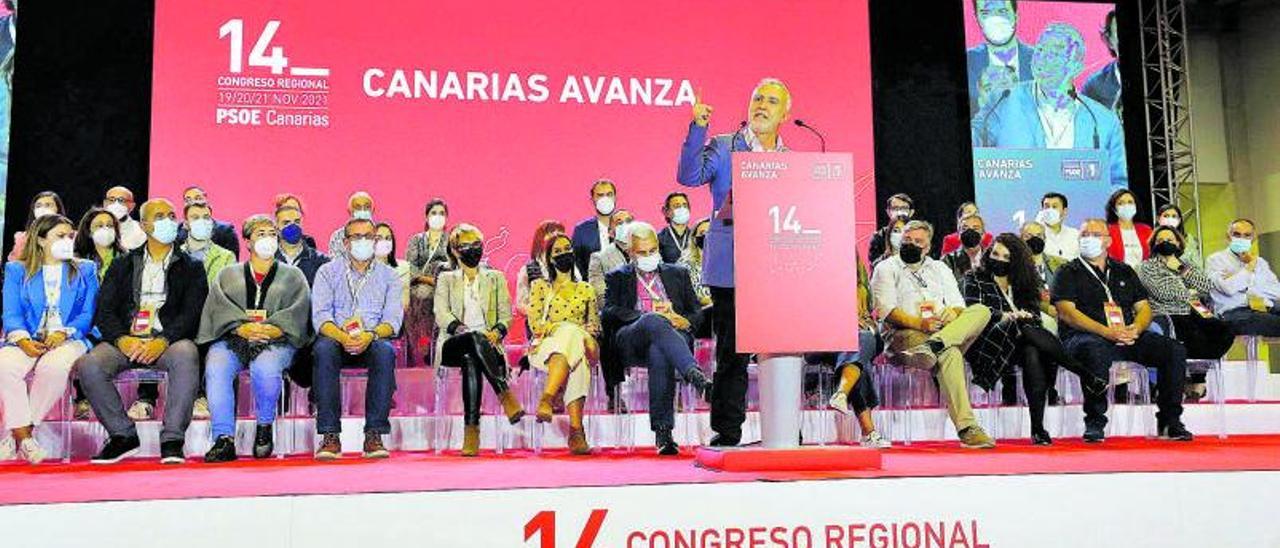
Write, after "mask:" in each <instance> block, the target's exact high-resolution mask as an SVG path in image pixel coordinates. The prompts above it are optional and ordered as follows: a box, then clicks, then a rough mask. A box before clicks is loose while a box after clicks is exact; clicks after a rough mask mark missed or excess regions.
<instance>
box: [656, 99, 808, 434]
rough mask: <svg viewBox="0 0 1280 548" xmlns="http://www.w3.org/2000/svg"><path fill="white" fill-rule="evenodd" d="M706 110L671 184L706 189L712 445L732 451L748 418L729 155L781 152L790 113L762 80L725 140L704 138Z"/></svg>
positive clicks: (703, 107) (697, 111)
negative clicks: (739, 338)
mask: <svg viewBox="0 0 1280 548" xmlns="http://www.w3.org/2000/svg"><path fill="white" fill-rule="evenodd" d="M712 110H713V109H712V108H711V105H707V104H704V103H703V102H702V100H701V98H699V99H697V100H696V101H694V105H693V122H692V123H690V124H689V134H688V135H687V136H686V137H685V140H684V144H683V145H682V146H681V149H680V167H679V169H678V171H677V173H676V180H677V181H679V182H680V184H682V185H685V186H691V187H693V186H702V185H708V186H709V187H710V188H711V200H712V205H713V207H714V208H715V214H714V215H713V216H712V219H711V230H710V231H708V232H707V239H706V243H705V249H704V250H703V266H702V269H703V270H702V283H703V284H705V285H707V286H708V287H710V288H711V300H712V301H713V302H714V305H713V306H712V310H711V316H712V327H713V329H714V331H715V336H716V372H715V378H714V379H713V381H712V384H713V386H714V388H713V390H712V394H711V428H712V430H715V432H716V435H715V437H713V438H712V439H711V445H712V446H722V447H723V446H734V445H737V444H738V442H739V441H740V440H741V438H742V423H743V421H745V420H746V416H747V356H746V355H745V354H739V353H737V352H736V350H735V348H736V344H737V343H736V332H737V328H736V326H735V325H734V290H733V287H734V284H733V194H732V192H731V190H732V187H733V179H732V170H733V166H732V163H731V158H730V156H731V155H732V153H733V152H735V151H751V152H784V151H786V150H787V149H786V147H785V146H783V144H782V138H781V137H780V136H779V135H778V128H780V127H781V126H782V123H783V122H784V121H786V120H787V117H788V115H789V113H790V111H791V92H790V90H788V89H787V86H786V84H783V83H782V81H780V80H777V79H773V78H765V79H764V80H761V81H760V83H758V84H756V87H755V89H754V90H752V92H751V100H750V102H748V103H747V122H746V123H745V124H744V125H743V126H742V127H741V128H740V129H739V130H738V131H735V132H734V133H732V134H728V135H717V136H715V137H713V138H711V139H710V140H708V139H707V124H708V123H709V122H710V121H711V112H712Z"/></svg>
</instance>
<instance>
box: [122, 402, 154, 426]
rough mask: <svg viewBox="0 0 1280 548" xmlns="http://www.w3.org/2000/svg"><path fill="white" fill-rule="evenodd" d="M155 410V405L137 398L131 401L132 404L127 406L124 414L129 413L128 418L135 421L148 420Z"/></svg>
mask: <svg viewBox="0 0 1280 548" xmlns="http://www.w3.org/2000/svg"><path fill="white" fill-rule="evenodd" d="M155 412H156V408H155V406H153V405H151V404H149V403H147V402H145V401H142V400H138V401H135V402H133V405H130V406H129V410H128V411H126V412H125V414H126V415H129V418H131V419H133V420H135V421H149V420H151V417H152V415H154V414H155Z"/></svg>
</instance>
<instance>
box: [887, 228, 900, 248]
mask: <svg viewBox="0 0 1280 548" xmlns="http://www.w3.org/2000/svg"><path fill="white" fill-rule="evenodd" d="M889 245H891V246H893V248H894V249H898V248H899V247H902V233H901V232H898V231H896V230H895V231H893V232H890V233H889Z"/></svg>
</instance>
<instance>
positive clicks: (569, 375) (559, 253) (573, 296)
mask: <svg viewBox="0 0 1280 548" xmlns="http://www.w3.org/2000/svg"><path fill="white" fill-rule="evenodd" d="M544 249H545V251H544V257H543V258H544V259H545V260H546V264H547V266H548V267H549V268H548V270H549V273H548V277H547V279H541V280H536V281H534V282H533V285H532V286H531V288H530V289H531V290H530V293H531V295H530V299H529V301H530V302H529V327H530V329H531V330H532V332H533V336H534V338H533V340H532V341H533V346H532V347H531V348H530V351H529V365H531V366H532V367H534V368H537V369H539V370H542V371H545V372H546V373H547V384H546V386H545V387H544V388H543V392H542V398H541V400H540V401H539V403H538V410H537V417H538V421H539V422H550V421H551V417H552V414H553V410H552V409H553V408H552V402H553V401H554V400H555V398H556V395H557V394H558V393H559V392H560V389H561V387H563V388H564V401H565V410H566V411H568V413H569V450H570V451H571V452H572V453H573V454H575V455H585V454H588V453H590V451H591V449H590V447H588V446H587V437H586V433H585V432H584V431H583V427H582V408H583V404H584V403H585V401H586V397H587V391H588V390H589V389H590V387H591V366H590V361H591V359H592V357H594V356H596V355H598V353H599V349H598V347H597V346H596V339H595V337H596V336H597V335H599V334H600V314H599V312H598V308H597V306H596V294H595V290H594V289H592V287H591V284H589V283H587V282H584V281H582V280H579V279H578V278H577V274H576V273H575V271H574V262H573V241H572V240H570V239H569V237H568V236H565V235H564V234H554V235H552V236H550V237H549V241H548V242H547V245H546V246H545V247H544Z"/></svg>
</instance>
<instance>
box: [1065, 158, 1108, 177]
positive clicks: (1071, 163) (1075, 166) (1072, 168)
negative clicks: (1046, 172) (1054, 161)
mask: <svg viewBox="0 0 1280 548" xmlns="http://www.w3.org/2000/svg"><path fill="white" fill-rule="evenodd" d="M1062 178H1063V179H1064V180H1067V181H1097V180H1099V179H1101V178H1102V162H1099V161H1098V160H1063V161H1062Z"/></svg>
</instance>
